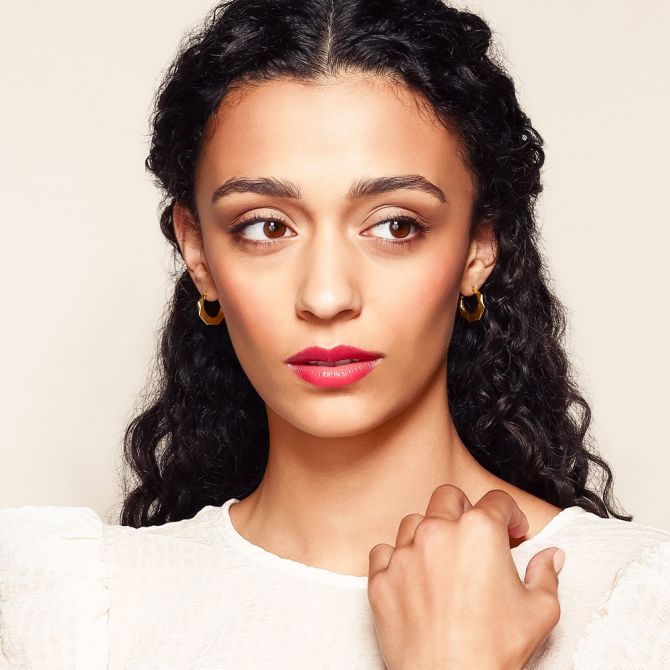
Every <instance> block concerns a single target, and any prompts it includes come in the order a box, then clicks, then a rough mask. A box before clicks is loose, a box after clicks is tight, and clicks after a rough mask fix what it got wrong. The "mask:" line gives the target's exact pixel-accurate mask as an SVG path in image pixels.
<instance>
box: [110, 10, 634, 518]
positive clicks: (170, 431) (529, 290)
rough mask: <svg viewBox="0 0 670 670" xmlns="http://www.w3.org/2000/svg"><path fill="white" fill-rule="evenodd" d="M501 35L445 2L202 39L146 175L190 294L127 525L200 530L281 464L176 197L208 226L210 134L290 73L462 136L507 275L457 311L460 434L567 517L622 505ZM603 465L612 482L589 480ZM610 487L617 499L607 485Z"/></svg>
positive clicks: (136, 472) (189, 52) (127, 451)
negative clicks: (473, 308)
mask: <svg viewBox="0 0 670 670" xmlns="http://www.w3.org/2000/svg"><path fill="white" fill-rule="evenodd" d="M493 51H494V47H493V45H492V40H491V30H490V28H489V27H488V25H487V24H486V22H485V21H484V20H483V19H482V18H480V17H479V16H477V15H476V14H473V13H471V12H468V11H459V10H457V9H455V8H452V7H449V6H448V5H446V4H445V3H444V2H443V1H441V0H338V1H337V2H335V1H334V0H228V1H225V2H222V3H220V4H219V5H217V6H216V7H214V8H213V9H212V11H211V12H210V13H209V14H208V15H207V17H206V20H205V21H204V22H203V24H202V25H200V26H198V28H197V29H196V30H195V31H193V32H192V33H190V34H189V35H187V36H186V37H185V38H184V39H183V41H182V44H181V46H180V49H179V52H178V54H177V56H176V57H175V59H174V61H173V62H172V64H171V65H170V67H169V68H168V71H167V73H166V74H165V77H164V79H163V81H162V83H161V85H160V87H159V89H158V91H157V93H156V98H155V106H154V109H153V112H152V117H151V129H152V133H151V146H150V152H149V156H148V157H147V159H146V167H147V169H148V170H149V171H150V172H151V173H152V174H153V175H154V177H155V181H156V184H157V185H158V186H159V187H160V189H161V191H162V194H163V200H162V203H161V210H162V212H161V216H160V226H161V230H162V232H163V234H164V235H165V237H166V238H167V239H168V241H169V242H170V244H171V245H172V247H173V252H174V255H173V258H174V260H175V270H174V279H175V290H174V295H173V298H172V300H171V302H170V305H169V307H168V312H167V313H166V317H165V322H164V323H163V326H162V336H161V341H160V347H159V351H157V354H156V358H157V361H158V366H157V369H156V371H155V372H156V373H157V374H155V375H153V376H152V379H151V380H150V382H149V383H148V385H147V387H146V389H145V394H144V398H143V405H142V409H137V408H136V410H135V411H139V414H137V415H136V416H135V417H134V418H133V419H132V421H131V422H130V423H129V425H128V426H127V427H126V430H125V434H124V456H125V463H126V464H128V465H129V467H130V473H131V474H132V477H131V479H132V481H127V480H126V481H124V482H123V488H124V502H123V506H122V509H121V514H120V516H121V524H123V525H130V526H134V527H139V526H146V525H154V524H161V523H165V522H167V521H178V520H181V519H186V518H191V517H193V516H194V515H195V514H196V513H197V512H198V511H199V510H200V509H201V508H202V507H204V506H205V505H217V506H218V505H221V504H223V502H225V501H226V500H228V499H229V498H231V497H236V498H239V499H242V498H244V497H245V496H247V495H249V494H250V493H252V492H253V491H254V490H255V489H256V487H257V486H258V485H259V483H260V482H261V480H262V478H263V475H264V471H265V467H266V464H267V457H268V443H269V435H268V423H267V415H266V408H265V404H264V402H263V401H262V399H261V398H260V396H259V395H258V393H257V392H256V391H255V389H254V388H253V386H252V385H251V383H250V381H249V379H248V378H247V376H246V374H245V373H244V371H243V369H242V368H241V366H240V363H239V361H238V359H237V357H236V355H235V352H234V350H233V347H232V344H231V340H230V337H229V334H228V331H227V328H226V327H225V322H224V323H223V324H221V325H220V326H219V327H217V328H211V327H208V326H207V325H205V324H204V323H203V322H202V321H201V320H200V318H199V317H198V314H197V309H196V303H197V300H198V298H199V292H198V290H197V289H196V287H195V285H194V284H193V281H192V280H191V278H190V275H189V273H188V270H187V269H186V268H185V266H184V264H183V262H182V260H181V252H180V250H179V246H178V244H177V241H176V238H175V232H174V228H173V220H172V212H173V207H174V204H175V202H177V201H180V202H183V203H184V204H186V205H187V206H188V207H189V208H190V209H191V211H192V212H193V213H194V214H195V216H196V219H197V209H196V204H195V197H194V173H195V167H196V164H197V161H198V158H199V156H200V155H201V152H202V149H203V146H204V144H205V143H206V141H207V139H208V135H207V132H208V127H209V126H208V122H209V120H210V119H211V118H212V117H213V115H214V114H215V113H216V111H217V109H218V106H219V104H220V103H221V100H222V99H223V97H224V96H225V95H226V94H227V93H229V92H231V91H232V90H234V89H235V88H237V87H240V88H241V87H244V86H245V85H247V84H249V83H251V82H262V81H267V80H270V79H272V78H276V77H290V78H293V79H294V80H296V81H300V82H317V83H318V82H319V81H320V80H324V78H327V77H333V76H337V75H338V73H343V72H346V71H354V72H363V73H369V74H370V75H378V76H381V77H385V78H387V79H391V80H393V81H395V82H399V83H401V84H403V85H404V86H406V87H408V88H409V89H410V90H412V91H413V92H415V93H416V94H417V95H418V96H419V99H421V100H423V101H425V102H426V103H427V104H428V105H429V106H430V108H431V109H432V110H433V111H434V113H435V115H436V118H439V119H440V120H441V121H442V122H443V123H444V124H445V127H448V128H450V129H451V130H452V131H453V132H455V133H456V136H457V138H458V141H459V146H460V149H461V152H462V155H463V158H464V160H465V163H466V165H467V167H468V169H469V170H470V171H471V174H472V175H473V179H474V182H475V198H474V203H473V210H472V224H471V225H472V226H476V225H478V224H479V223H480V222H482V221H484V220H488V221H491V222H493V226H494V232H495V235H496V238H497V245H498V255H497V262H496V265H495V267H494V269H493V271H492V273H491V274H490V275H489V277H488V279H487V281H486V282H485V283H484V285H483V287H481V290H482V292H483V293H484V295H485V296H486V305H487V309H486V312H485V314H484V317H483V318H482V319H481V320H480V321H478V322H476V323H468V322H466V321H465V320H464V319H462V318H460V317H459V316H458V314H457V315H456V321H455V323H454V328H453V334H452V339H451V341H450V343H449V345H448V350H447V366H448V367H447V378H448V382H447V386H448V398H449V408H450V412H451V415H452V418H453V421H454V424H455V426H456V429H457V431H458V433H459V435H460V437H461V439H462V441H463V443H464V444H465V445H466V447H467V448H468V449H469V451H470V452H471V453H472V455H473V456H474V457H475V458H476V459H477V461H478V462H479V463H480V464H481V465H482V466H483V467H485V468H486V469H487V470H489V471H490V472H492V473H493V474H495V475H497V476H499V477H501V478H503V479H504V480H506V481H508V482H510V483H511V484H513V485H515V486H518V487H520V488H522V489H524V490H525V491H528V492H529V493H532V494H534V495H536V496H538V497H540V498H542V499H544V500H546V501H548V502H550V503H552V504H554V505H556V506H558V507H561V508H565V507H568V506H571V505H579V506H581V507H582V508H584V509H585V510H587V511H590V512H593V513H595V514H597V515H599V516H602V517H607V516H608V514H611V515H612V516H615V517H617V518H619V519H623V520H626V521H631V520H632V518H633V517H632V516H630V515H629V516H625V515H623V513H619V512H617V511H616V510H615V509H613V504H612V501H611V500H610V498H611V496H612V493H611V486H612V472H611V470H610V468H609V466H608V465H607V463H606V462H605V461H604V460H603V459H602V458H601V457H600V456H599V455H597V453H596V451H595V449H594V447H593V445H592V444H591V437H590V435H589V434H587V433H588V428H589V424H590V422H591V410H590V407H589V405H588V403H587V402H586V400H585V399H584V397H583V396H582V395H581V394H580V392H579V390H578V387H577V384H576V382H575V380H574V378H573V372H572V369H571V366H570V364H569V361H568V358H567V356H566V353H565V351H564V345H563V336H564V331H565V325H566V318H565V314H564V308H563V307H562V305H561V304H560V302H559V300H558V299H557V297H556V296H555V295H554V294H553V293H552V291H551V290H550V288H549V286H548V275H547V271H546V269H545V267H544V264H543V259H542V257H541V254H540V251H539V248H538V233H537V230H536V223H535V203H536V199H537V196H538V194H539V193H540V192H541V191H542V186H541V182H540V171H541V167H542V165H543V163H544V152H543V149H542V145H543V140H542V137H541V136H540V134H539V133H538V132H537V131H536V130H535V129H534V128H533V126H532V125H531V122H530V119H529V117H528V116H527V115H526V114H525V113H524V112H523V111H522V110H521V108H520V106H519V103H518V101H517V97H516V92H515V87H514V83H513V81H512V79H511V77H510V76H509V75H508V74H507V73H506V71H505V68H504V67H503V66H502V65H501V63H500V58H499V57H497V56H496V55H495V54H494V53H492V52H493ZM591 465H596V466H598V467H599V468H601V470H602V473H604V475H605V477H604V478H602V477H601V478H600V480H599V482H598V484H597V488H598V489H600V488H602V489H603V492H602V495H601V494H599V493H598V492H597V491H595V490H591V489H590V488H589V486H588V485H587V479H588V476H589V473H590V467H591ZM603 479H604V486H603Z"/></svg>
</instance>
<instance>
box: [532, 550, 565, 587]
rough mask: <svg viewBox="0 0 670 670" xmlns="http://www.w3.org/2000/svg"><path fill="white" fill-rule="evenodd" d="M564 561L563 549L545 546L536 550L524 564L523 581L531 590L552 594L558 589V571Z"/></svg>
mask: <svg viewBox="0 0 670 670" xmlns="http://www.w3.org/2000/svg"><path fill="white" fill-rule="evenodd" d="M564 561H565V551H563V549H559V548H558V547H547V548H546V549H543V550H542V551H538V552H537V554H535V555H534V556H533V557H532V558H531V559H530V561H528V565H527V566H526V576H525V578H524V582H525V584H526V586H527V587H528V589H530V590H531V591H545V592H547V593H550V594H552V595H555V594H556V591H557V590H558V573H559V572H560V571H561V568H562V567H563V563H564Z"/></svg>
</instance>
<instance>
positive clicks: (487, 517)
mask: <svg viewBox="0 0 670 670" xmlns="http://www.w3.org/2000/svg"><path fill="white" fill-rule="evenodd" d="M461 520H462V521H463V523H464V524H466V526H467V527H469V528H471V529H473V530H475V531H476V532H477V533H482V534H485V533H491V532H493V531H496V530H497V526H498V525H499V521H498V519H495V518H494V517H493V516H492V515H491V514H490V513H489V512H488V511H487V510H485V509H483V508H480V507H473V508H472V509H471V510H469V511H468V512H466V513H465V514H464V515H463V516H462V517H461Z"/></svg>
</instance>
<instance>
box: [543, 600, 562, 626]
mask: <svg viewBox="0 0 670 670" xmlns="http://www.w3.org/2000/svg"><path fill="white" fill-rule="evenodd" d="M541 604H542V613H543V616H544V620H545V622H546V624H547V625H550V626H551V627H552V628H553V627H554V626H555V625H556V624H557V623H558V622H559V620H560V618H561V604H560V602H559V600H558V596H556V595H554V594H553V593H546V592H545V593H544V594H542V598H541Z"/></svg>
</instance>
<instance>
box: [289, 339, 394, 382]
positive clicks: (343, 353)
mask: <svg viewBox="0 0 670 670" xmlns="http://www.w3.org/2000/svg"><path fill="white" fill-rule="evenodd" d="M383 357H384V354H382V353H380V352H377V351H364V350H363V349H358V348H357V347H352V346H348V345H338V346H337V347H334V348H333V349H323V348H321V347H307V349H303V350H302V351H299V352H298V353H297V354H295V355H294V356H291V357H290V358H287V359H286V360H285V361H284V362H285V363H287V364H288V366H289V368H291V370H292V371H293V372H294V373H295V374H296V375H298V377H300V378H301V379H304V380H305V381H307V382H310V383H311V384H315V385H316V386H323V387H326V388H336V387H339V386H344V385H346V384H351V383H352V382H355V381H358V380H359V379H361V378H363V377H365V376H366V375H367V374H369V373H370V372H372V370H373V369H374V368H375V367H376V366H377V365H378V364H379V363H381V359H382V358H383Z"/></svg>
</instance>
